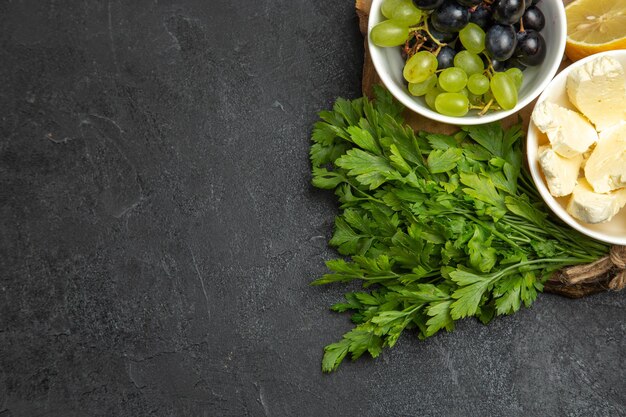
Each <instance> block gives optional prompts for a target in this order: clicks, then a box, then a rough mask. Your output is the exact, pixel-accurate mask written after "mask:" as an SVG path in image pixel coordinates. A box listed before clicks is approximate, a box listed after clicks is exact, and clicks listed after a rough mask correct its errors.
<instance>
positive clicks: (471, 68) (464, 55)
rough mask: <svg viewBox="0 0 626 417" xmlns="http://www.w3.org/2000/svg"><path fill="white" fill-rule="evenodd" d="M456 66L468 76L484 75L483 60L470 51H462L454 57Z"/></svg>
mask: <svg viewBox="0 0 626 417" xmlns="http://www.w3.org/2000/svg"><path fill="white" fill-rule="evenodd" d="M454 66H455V67H457V68H461V69H462V70H463V71H465V73H466V74H467V75H468V76H470V75H472V74H482V72H483V70H484V69H485V64H484V63H483V60H482V59H480V57H479V56H478V55H476V54H473V53H471V52H470V51H461V52H459V53H458V54H456V55H455V56H454Z"/></svg>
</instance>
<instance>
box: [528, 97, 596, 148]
mask: <svg viewBox="0 0 626 417" xmlns="http://www.w3.org/2000/svg"><path fill="white" fill-rule="evenodd" d="M532 119H533V122H534V123H535V125H536V126H537V128H538V129H539V130H541V131H542V132H543V133H545V134H546V135H547V136H548V139H549V140H550V144H551V145H552V149H554V151H555V152H557V153H558V154H559V155H561V156H564V157H566V158H572V157H574V156H578V155H580V154H582V153H583V152H585V151H586V150H587V149H589V147H590V146H591V145H593V144H594V143H595V142H597V140H598V133H597V132H596V130H595V129H594V127H593V126H592V125H591V123H589V122H588V121H587V120H586V119H585V118H584V117H582V116H581V115H580V114H578V113H577V112H575V111H572V110H569V109H566V108H565V107H561V106H559V105H558V104H554V103H548V102H546V101H542V102H541V103H539V104H537V105H536V106H535V109H534V110H533V114H532Z"/></svg>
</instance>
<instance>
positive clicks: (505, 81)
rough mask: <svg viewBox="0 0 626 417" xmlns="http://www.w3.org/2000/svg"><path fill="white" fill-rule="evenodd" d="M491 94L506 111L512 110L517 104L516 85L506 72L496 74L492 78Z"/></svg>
mask: <svg viewBox="0 0 626 417" xmlns="http://www.w3.org/2000/svg"><path fill="white" fill-rule="evenodd" d="M491 93H492V94H493V97H494V98H495V99H496V101H497V102H498V104H499V105H500V107H502V108H503V109H504V110H511V109H512V108H513V107H515V105H516V104H517V89H516V88H515V83H514V82H513V80H512V79H511V77H509V76H508V75H506V74H505V73H504V72H496V73H495V74H493V77H491Z"/></svg>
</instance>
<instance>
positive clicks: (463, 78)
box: [439, 67, 467, 93]
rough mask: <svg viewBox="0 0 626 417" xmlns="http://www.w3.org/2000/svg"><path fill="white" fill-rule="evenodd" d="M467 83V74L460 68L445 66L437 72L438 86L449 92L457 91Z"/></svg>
mask: <svg viewBox="0 0 626 417" xmlns="http://www.w3.org/2000/svg"><path fill="white" fill-rule="evenodd" d="M466 84H467V74H465V71H463V70H462V69H460V68H455V67H452V68H446V69H445V70H443V71H442V72H441V74H439V86H440V87H441V88H442V89H443V90H444V91H447V92H449V93H458V92H459V91H461V90H462V89H463V87H465V85H466Z"/></svg>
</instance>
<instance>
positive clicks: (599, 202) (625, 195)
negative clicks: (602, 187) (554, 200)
mask: <svg viewBox="0 0 626 417" xmlns="http://www.w3.org/2000/svg"><path fill="white" fill-rule="evenodd" d="M625 203H626V189H621V190H619V191H616V192H612V193H608V194H599V193H595V192H594V191H593V189H592V188H591V186H590V185H589V183H588V182H587V181H586V180H585V179H584V178H582V179H580V180H579V181H578V184H577V185H576V187H574V191H573V192H572V197H571V198H570V200H569V203H568V204H567V212H568V213H569V214H571V215H572V216H573V217H575V218H576V219H578V220H580V221H582V222H584V223H592V224H594V223H604V222H608V221H609V220H611V219H612V218H613V216H615V215H616V214H617V213H618V212H619V210H620V209H621V208H622V207H623V206H624V204H625Z"/></svg>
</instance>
